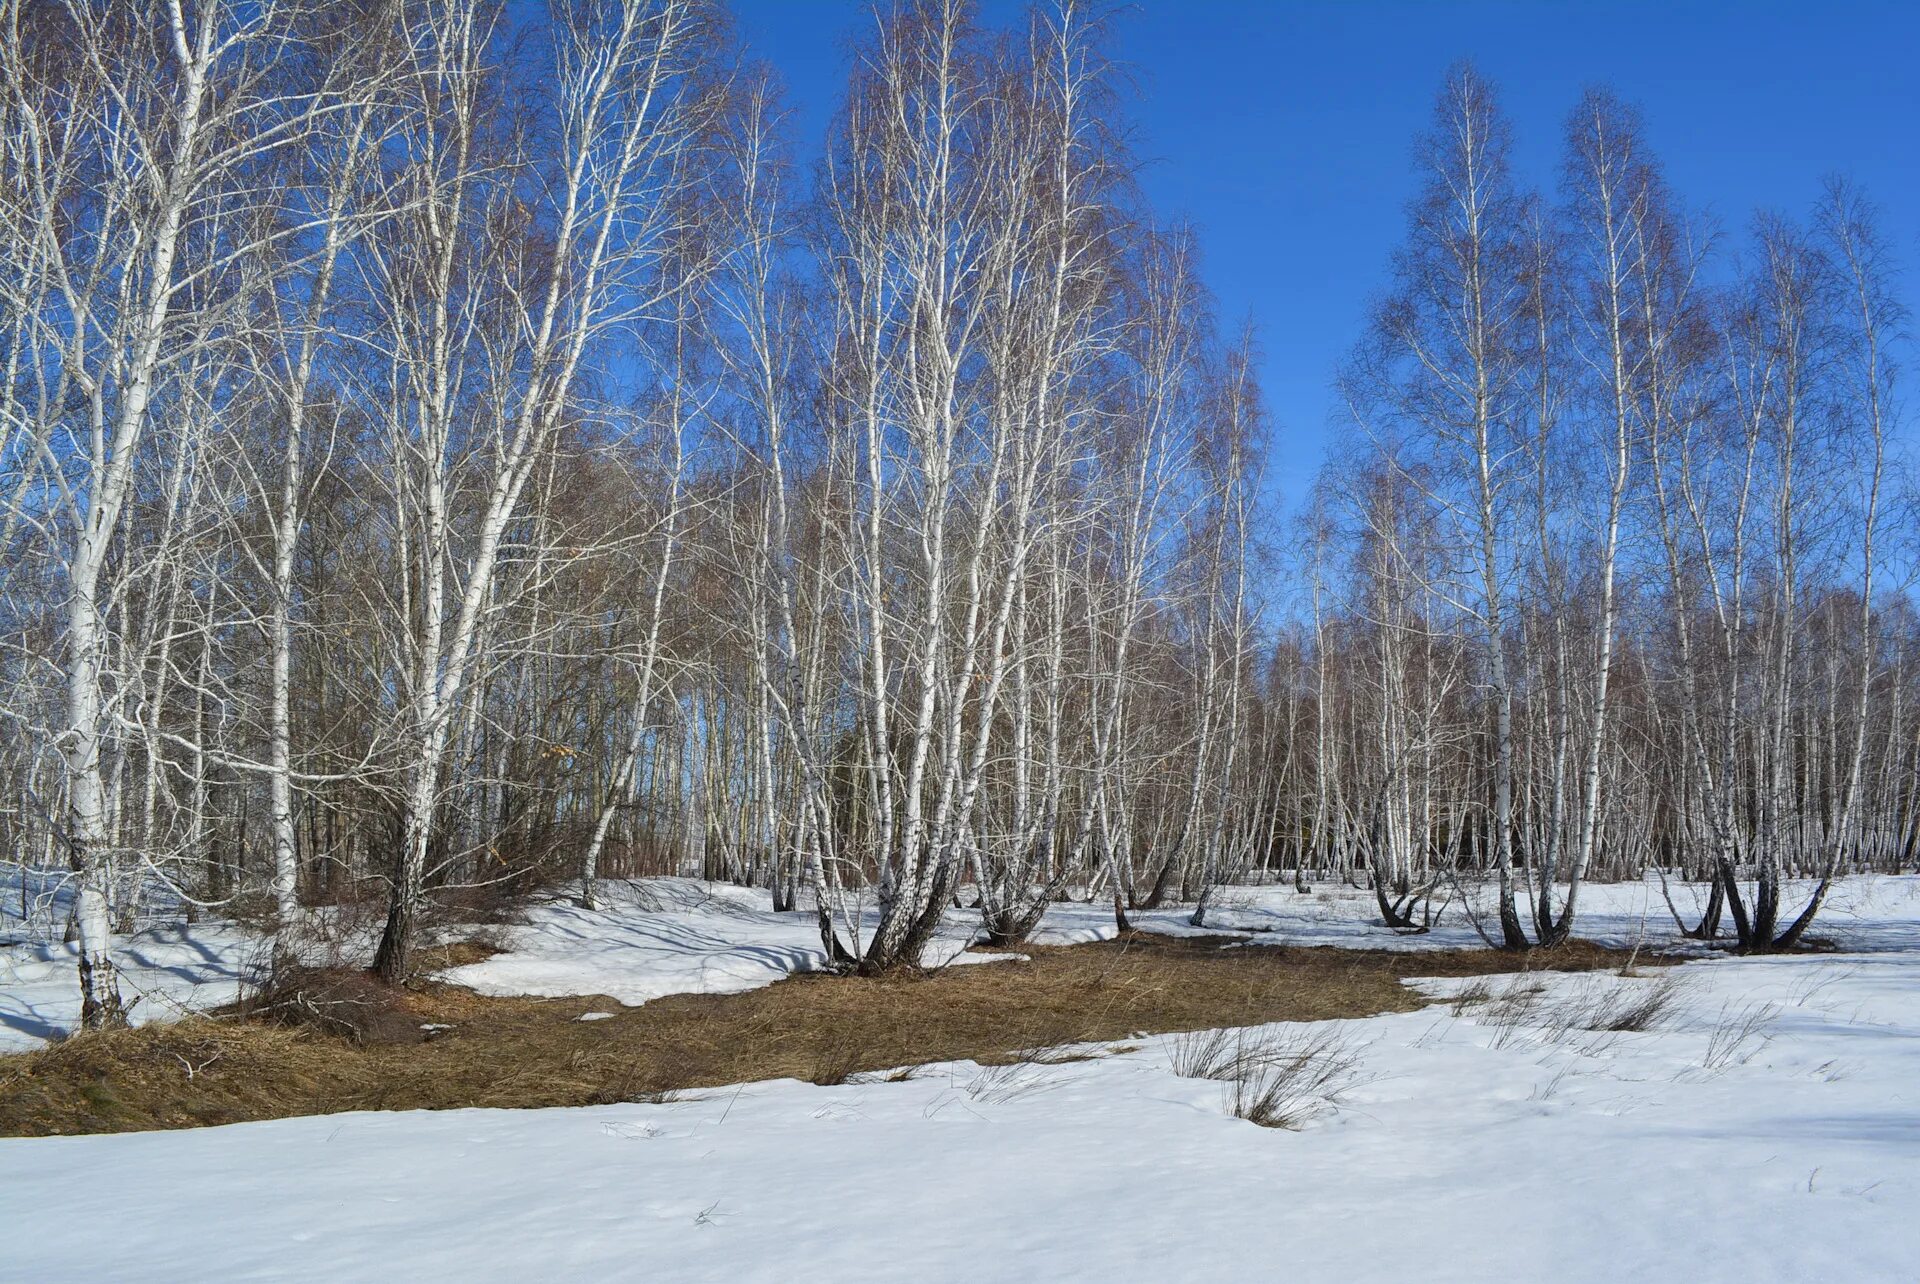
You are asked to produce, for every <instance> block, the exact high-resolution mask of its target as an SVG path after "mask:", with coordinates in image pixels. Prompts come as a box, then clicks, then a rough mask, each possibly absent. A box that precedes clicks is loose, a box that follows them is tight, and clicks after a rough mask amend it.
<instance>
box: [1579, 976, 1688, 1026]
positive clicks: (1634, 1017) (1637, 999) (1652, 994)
mask: <svg viewBox="0 0 1920 1284" xmlns="http://www.w3.org/2000/svg"><path fill="white" fill-rule="evenodd" d="M1608 993H1609V997H1608V999H1607V1001H1606V1002H1605V1004H1604V1006H1602V1007H1601V1008H1600V1009H1599V1010H1597V1011H1596V1012H1595V1013H1594V1014H1593V1016H1592V1018H1591V1019H1592V1020H1593V1021H1594V1024H1591V1025H1588V1026H1586V1027H1585V1028H1586V1029H1589V1030H1602V1031H1606V1032H1608V1033H1612V1034H1626V1033H1639V1032H1641V1031H1645V1030H1655V1029H1658V1028H1659V1027H1660V1026H1661V1025H1663V1024H1664V1023H1665V1022H1666V1020H1667V1018H1668V1017H1670V1016H1671V1015H1672V1014H1673V1009H1674V1006H1675V1005H1676V1004H1677V1003H1678V1002H1679V1001H1680V978H1679V976H1677V975H1675V974H1672V973H1669V974H1668V975H1666V976H1663V977H1661V978H1660V979H1659V980H1657V981H1654V982H1652V983H1651V984H1649V985H1645V986H1635V987H1634V988H1632V989H1622V988H1615V989H1613V990H1611V991H1609V992H1608Z"/></svg>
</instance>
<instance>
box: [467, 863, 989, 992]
mask: <svg viewBox="0 0 1920 1284" xmlns="http://www.w3.org/2000/svg"><path fill="white" fill-rule="evenodd" d="M598 899H599V900H600V902H601V904H600V906H599V908H597V909H593V910H586V909H582V908H581V907H580V905H579V903H578V901H577V899H575V898H573V897H566V898H559V899H554V900H551V901H547V902H544V903H541V904H537V905H534V906H531V907H529V908H528V910H527V911H526V913H525V915H524V917H525V920H526V921H525V922H524V923H521V924H517V925H515V926H512V927H509V928H507V929H505V932H504V934H503V935H504V941H503V943H504V944H505V946H506V948H505V949H504V950H503V951H502V952H501V953H499V954H495V955H493V956H492V957H490V958H486V959H483V960H481V961H480V962H478V963H469V964H466V965H465V966H462V967H456V968H451V969H448V970H447V971H445V972H442V973H441V974H440V976H441V979H442V980H445V981H450V982H452V983H453V984H455V985H464V986H466V987H468V988H469V989H472V990H475V991H477V992H479V993H481V994H487V995H493V996H502V995H533V996H536V997H541V998H559V997H564V996H568V995H577V994H598V995H605V996H606V997H607V998H610V999H616V1000H618V1001H619V1002H621V1003H624V1004H627V1005H629V1006H637V1005H639V1004H642V1003H647V1002H649V1001H651V1000H653V999H658V998H664V997H665V996H667V995H669V994H737V993H739V992H741V991H742V990H752V989H757V988H759V987H760V986H763V985H772V984H773V983H774V982H775V981H778V980H781V979H783V978H785V977H788V976H791V975H793V974H794V973H796V972H814V971H820V970H822V969H824V968H825V967H826V965H827V955H826V950H825V948H824V947H823V946H822V945H821V943H820V926H819V921H818V919H816V918H815V916H814V914H813V912H812V911H811V910H801V911H797V912H794V911H790V912H786V913H775V912H774V911H773V910H772V909H771V908H769V904H770V899H769V896H768V893H766V892H765V891H760V890H755V889H752V888H744V887H734V886H731V885H729V884H726V883H705V882H700V881H697V880H695V879H690V878H653V879H646V880H644V881H641V882H614V883H607V884H604V885H603V886H602V888H601V893H600V896H599V898H598ZM975 926H976V921H975V920H974V919H973V918H972V917H970V916H967V915H961V914H955V915H952V916H950V922H949V923H948V924H947V925H946V926H945V927H944V928H943V929H942V930H941V932H940V933H939V934H938V935H937V936H936V937H935V939H934V940H933V941H932V942H931V943H930V944H929V945H928V947H927V950H926V953H925V955H924V958H923V961H924V962H925V963H926V964H927V966H929V967H940V966H945V965H948V964H955V963H989V962H996V961H1000V960H1004V959H1011V958H1017V957H1019V956H1018V955H1014V954H987V953H978V952H972V953H970V952H966V950H967V946H968V944H969V943H970V942H971V940H972V938H973V932H974V928H975Z"/></svg>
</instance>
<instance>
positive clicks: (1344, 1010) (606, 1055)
mask: <svg viewBox="0 0 1920 1284" xmlns="http://www.w3.org/2000/svg"><path fill="white" fill-rule="evenodd" d="M1030 954H1031V961H1030V962H1024V963H990V964H983V965H979V966H974V967H960V968H948V969H945V970H942V971H939V972H935V973H932V974H931V975H927V976H898V977H879V978H872V977H834V976H796V977H792V978H790V979H788V980H786V981H782V982H780V983H779V984H777V985H772V986H768V987H766V988H764V989H760V990H752V991H749V992H747V993H745V994H735V995H676V996H673V997H669V998H664V999H657V1000H655V1001H653V1002H651V1003H648V1004H647V1005H646V1006H644V1007H638V1008H623V1007H620V1006H619V1005H618V1004H615V1003H612V1002H611V1001H609V1000H607V999H605V998H601V997H598V996H583V997H578V998H565V999H531V998H520V999H493V998H483V997H481V996H479V995H477V994H474V993H473V992H471V991H469V990H463V989H459V988H457V987H453V986H447V985H426V986H422V987H420V988H418V989H415V990H408V991H400V992H387V994H386V995H385V996H384V997H385V999H386V1002H385V1003H384V1006H383V1007H382V1017H381V1020H382V1022H383V1023H387V1024H384V1025H383V1027H382V1028H383V1029H385V1030H386V1031H387V1035H386V1037H383V1038H375V1039H368V1038H356V1037H355V1036H354V1035H353V1034H352V1033H351V1031H349V1032H347V1033H345V1034H342V1033H329V1032H327V1031H325V1030H323V1029H315V1028H313V1027H311V1026H304V1027H298V1028H288V1027H287V1026H286V1025H284V1024H274V1023H271V1022H267V1021H263V1020H260V1019H257V1018H256V1019H242V1018H238V1017H234V1018H228V1019H211V1018H195V1019H191V1020H187V1021H182V1022H180V1023H178V1024H175V1025H162V1026H147V1027H143V1028H141V1029H137V1030H126V1031H110V1032H103V1033H99V1034H83V1035H79V1036H76V1037H74V1038H72V1039H69V1040H67V1041H66V1042H64V1043H61V1044H58V1045H55V1046H53V1047H50V1048H46V1049H43V1050H41V1051H37V1052H31V1053H26V1054H22V1055H19V1056H12V1057H3V1058H0V1135H8V1136H39V1135H47V1134H61V1133H84V1132H120V1131H132V1130H139V1129H151V1128H188V1127H195V1126H199V1125H203V1124H217V1123H233V1122H238V1121H241V1120H248V1119H270V1118H280V1117H284V1116H288V1115H309V1114H326V1113H331V1112H334V1111H341V1110H406V1109H420V1108H425V1109H453V1108H458V1107H464V1106H499V1107H529V1106H583V1105H598V1104H605V1103H609V1102H617V1101H635V1100H641V1099H646V1098H657V1097H658V1096H659V1095H660V1094H662V1093H666V1092H672V1091H676V1090H681V1089H689V1088H703V1087H716V1086H719V1085H723V1084H729V1083H739V1082H744V1081H750V1080H755V1079H773V1078H795V1079H803V1080H809V1081H812V1082H815V1083H838V1082H844V1081H845V1080H846V1079H847V1077H849V1076H850V1075H854V1074H859V1073H866V1072H872V1071H881V1070H890V1069H894V1068H896V1067H901V1066H908V1065H912V1064H916V1063H925V1062H933V1061H950V1060H960V1059H973V1060H978V1061H982V1062H987V1063H999V1064H1007V1063H1011V1062H1015V1061H1019V1060H1022V1059H1030V1058H1031V1057H1032V1054H1033V1050H1035V1049H1039V1048H1048V1047H1054V1046H1057V1045H1060V1044H1065V1043H1078V1042H1096V1041H1108V1040H1118V1039H1126V1038H1129V1037H1132V1036H1134V1035H1136V1034H1139V1033H1145V1032H1151V1033H1162V1032H1171V1031H1183V1030H1200V1029H1210V1028H1213V1027H1217V1026H1238V1025H1256V1024H1262V1023H1265V1022H1269V1021H1318V1020H1328V1019H1333V1018H1342V1017H1361V1016H1370V1015H1373V1014H1375V1013H1380V1012H1397V1011H1408V1010H1411V1009H1414V1008H1417V1007H1420V1006H1423V1005H1424V1004H1425V1003H1426V1002H1427V1000H1426V999H1424V998H1423V997H1422V996H1420V995H1419V994H1417V993H1415V992H1414V991H1413V990H1411V989H1409V988H1407V987H1406V986H1404V985H1402V984H1401V979H1402V978H1403V977H1408V976H1477V975H1484V974H1488V973H1497V972H1510V971H1513V970H1514V969H1515V968H1516V967H1524V966H1532V967H1539V968H1548V969H1552V970H1555V971H1589V970H1593V969H1597V968H1611V967H1618V966H1619V965H1621V964H1622V963H1623V962H1625V960H1626V958H1627V955H1626V953H1625V952H1624V951H1608V950H1602V949H1599V948H1597V947H1594V946H1591V945H1586V944H1581V943H1572V944H1569V945H1566V946H1563V947H1560V948H1558V949H1555V950H1551V951H1543V952H1540V953H1538V954H1535V955H1532V956H1528V957H1527V958H1526V959H1524V960H1522V959H1517V958H1515V957H1514V956H1513V955H1510V954H1501V953H1497V952H1495V951H1491V950H1459V951H1435V952H1423V953H1398V952H1369V951H1360V950H1340V949H1329V948H1320V949H1302V948H1289V947H1281V946H1267V945H1260V946H1251V947H1245V948H1221V942H1220V941H1219V940H1173V939H1169V938H1165V937H1155V936H1145V935H1136V936H1133V937H1130V938H1128V939H1126V940H1122V941H1114V942H1107V943H1104V944H1100V945H1078V946H1067V947H1058V948H1034V949H1031V950H1030ZM608 1010H611V1011H613V1012H614V1015H613V1016H612V1017H610V1018H608V1019H606V1020H600V1021H580V1020H578V1019H577V1018H578V1017H579V1016H580V1015H581V1014H582V1013H584V1012H591V1011H608ZM394 1021H399V1022H401V1023H403V1024H406V1025H410V1026H412V1027H413V1028H415V1029H419V1028H421V1027H427V1026H432V1027H436V1028H435V1029H434V1030H432V1031H426V1030H421V1033H422V1034H423V1035H427V1034H430V1035H431V1037H427V1038H425V1039H424V1041H421V1042H410V1041H396V1040H395V1039H393V1037H392V1031H391V1022H394Z"/></svg>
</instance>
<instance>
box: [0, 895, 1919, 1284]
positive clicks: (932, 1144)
mask: <svg viewBox="0 0 1920 1284" xmlns="http://www.w3.org/2000/svg"><path fill="white" fill-rule="evenodd" d="M1903 899H1905V898H1903ZM1910 926H1911V925H1910V924H1909V927H1910ZM1665 975H1677V976H1678V977H1679V979H1680V980H1679V985H1678V988H1677V990H1676V991H1675V993H1674V996H1673V1002H1672V1006H1671V1009H1670V1010H1669V1011H1668V1012H1666V1013H1665V1014H1664V1015H1663V1016H1662V1017H1661V1018H1660V1019H1659V1021H1658V1022H1657V1023H1656V1028H1655V1029H1653V1030H1650V1031H1646V1032H1624V1033H1613V1034H1605V1033H1596V1032H1593V1031H1589V1030H1583V1029H1579V1028H1576V1027H1571V1026H1570V1025H1569V1021H1570V1020H1571V1019H1572V1016H1574V1015H1577V1014H1580V1013H1592V1012H1595V1011H1599V1010H1600V1009H1601V1007H1603V1006H1604V1000H1605V999H1606V997H1607V995H1608V993H1610V992H1612V991H1619V992H1622V993H1625V994H1630V995H1646V994H1649V993H1652V992H1653V991H1654V990H1656V989H1657V988H1659V987H1661V986H1663V985H1665V984H1667V982H1665V981H1664V980H1662V979H1660V978H1659V977H1657V976H1643V977H1640V978H1628V979H1622V978H1616V977H1612V976H1610V975H1604V974H1602V975H1590V976H1563V975H1554V974H1532V975H1529V976H1527V977H1523V978H1516V979H1512V980H1498V979H1496V980H1494V981H1493V982H1491V983H1490V984H1488V985H1486V986H1485V991H1486V992H1487V993H1489V994H1490V996H1491V997H1490V998H1489V999H1488V1000H1487V1001H1483V1002H1479V1003H1474V1004H1471V1005H1461V1006H1460V1007H1459V1010H1458V1012H1456V1010H1455V1008H1454V1007H1452V1006H1435V1007H1430V1008H1427V1009H1425V1010H1422V1011H1419V1012H1414V1013H1407V1014H1400V1015H1392V1016H1383V1017H1376V1018H1372V1019H1368V1020H1362V1021H1349V1022H1341V1023H1334V1024H1333V1025H1332V1026H1331V1027H1329V1026H1316V1027H1313V1029H1314V1030H1315V1031H1316V1032H1319V1031H1325V1030H1327V1029H1329V1028H1332V1029H1334V1030H1337V1033H1338V1037H1339V1038H1340V1040H1341V1041H1342V1042H1343V1044H1344V1045H1345V1046H1346V1047H1347V1048H1349V1049H1351V1050H1352V1052H1353V1054H1354V1056H1355V1058H1356V1059H1355V1063H1354V1065H1353V1067H1352V1070H1351V1073H1350V1075H1349V1076H1346V1077H1345V1078H1344V1080H1343V1082H1344V1084H1345V1087H1344V1091H1342V1092H1340V1093H1339V1094H1338V1095H1339V1100H1338V1103H1337V1104H1336V1105H1334V1106H1332V1108H1330V1109H1324V1110H1323V1111H1322V1112H1321V1113H1319V1114H1318V1115H1317V1116H1315V1117H1313V1118H1311V1119H1310V1120H1308V1121H1307V1122H1306V1123H1305V1125H1304V1126H1303V1127H1302V1128H1301V1129H1300V1130H1298V1131H1285V1130H1277V1129H1269V1128H1261V1127H1257V1126H1255V1125H1253V1124H1250V1123H1247V1122H1244V1121H1242V1120H1240V1119H1237V1118H1234V1117H1233V1116H1232V1115H1231V1114H1230V1113H1229V1111H1228V1109H1227V1093H1228V1090H1227V1089H1226V1088H1225V1087H1224V1086H1223V1085H1222V1084H1220V1083H1218V1082H1213V1081H1210V1080H1205V1079H1193V1078H1182V1077H1180V1076H1178V1075H1176V1074H1175V1073H1174V1072H1173V1068H1172V1067H1173V1064H1174V1062H1175V1060H1176V1058H1177V1053H1178V1049H1179V1041H1178V1040H1177V1038H1164V1037H1161V1038H1148V1039H1139V1040H1135V1041H1133V1042H1132V1043H1131V1044H1126V1045H1117V1047H1116V1048H1113V1049H1107V1051H1108V1052H1109V1053H1110V1054H1109V1055H1105V1056H1101V1057H1097V1058H1096V1059H1092V1060H1085V1061H1075V1062H1070V1063H1064V1064H1046V1063H1032V1064H1020V1065H1016V1066H1014V1067H1011V1068H1000V1069H983V1068H981V1067H978V1066H975V1065H973V1064H971V1063H959V1064H953V1065H943V1066H936V1067H930V1068H928V1069H925V1070H923V1071H921V1072H920V1073H918V1074H917V1075H916V1076H915V1077H913V1078H912V1079H910V1080H906V1081H902V1082H892V1081H886V1080H884V1079H883V1078H882V1077H880V1076H873V1077H872V1078H871V1079H870V1080H869V1081H867V1082H859V1083H848V1084H844V1085H841V1086H837V1087H815V1086H812V1085H807V1084H801V1083H796V1082H793V1081H788V1080H782V1081H777V1082H770V1083H755V1084H747V1085H743V1086H740V1087H738V1088H732V1089H723V1090H719V1091H714V1092H708V1093H703V1094H699V1095H698V1096H695V1097H692V1098H689V1099H683V1100H677V1101H672V1102H668V1103H663V1104H652V1105H639V1104H636V1105H625V1106H613V1107H600V1108H593V1109H579V1110H539V1111H484V1110H467V1111H452V1112H446V1113H437V1114H436V1113H427V1112H413V1113H395V1114H373V1113H367V1114H351V1115H336V1116H328V1117H321V1118H309V1119H290V1120H281V1121H276V1122H270V1123H258V1124H242V1125H236V1126H232V1127H225V1128H209V1129H200V1130H195V1131H189V1132H172V1133H146V1134H134V1135H120V1136H98V1137H78V1138H58V1139H47V1140H15V1141H7V1142H0V1208H4V1209H6V1210H7V1212H6V1220H7V1221H8V1222H9V1223H10V1224H11V1225H12V1226H13V1227H16V1228H20V1227H31V1228H32V1232H33V1233H32V1234H30V1235H23V1234H18V1233H15V1234H12V1235H9V1236H8V1237H7V1242H6V1244H5V1247H4V1249H0V1274H4V1275H6V1276H7V1277H8V1278H20V1279H55V1278H62V1279H65V1278H85V1279H90V1280H157V1279H374V1278H402V1279H404V1278H459V1279H474V1280H496V1279H497V1280H522V1279H554V1280H573V1279H641V1278H646V1279H662V1280H814V1279H820V1280H827V1279H832V1280H836V1281H857V1280H897V1279H903V1278H914V1279H919V1280H931V1281H944V1280H954V1281H962V1280H964V1281H969V1282H970V1284H978V1282H980V1281H996V1280H1033V1279H1104V1280H1136V1279H1156V1280H1166V1279H1180V1280H1259V1279H1296V1280H1405V1279H1420V1280H1484V1279H1497V1278H1526V1279H1543V1278H1552V1279H1555V1280H1572V1281H1578V1280H1609V1281H1611V1280H1625V1279H1675V1278H1687V1279H1690V1280H1703V1281H1706V1280H1728V1281H1734V1280H1737V1281H1741V1282H1742V1284H1758V1282H1763V1281H1775V1280H1778V1281H1810V1280H1836V1281H1839V1280H1844V1281H1868V1280H1908V1281H1910V1280H1913V1279H1914V1278H1915V1276H1916V1271H1917V1270H1920V1222H1917V1221H1916V1219H1915V1218H1914V1216H1913V1210H1914V1209H1915V1208H1916V1207H1920V953H1916V952H1913V951H1910V950H1886V951H1883V952H1878V953H1870V954H1855V955H1826V956H1797V957H1792V958H1778V959H1735V958H1715V959H1710V960H1703V961H1701V962H1696V963H1689V964H1686V965H1684V966H1682V967H1680V968H1678V969H1674V970H1673V971H1672V972H1670V973H1667V974H1665ZM1468 984H1470V983H1467V982H1460V981H1447V982H1431V983H1428V988H1430V989H1431V991H1432V992H1433V993H1434V994H1435V996H1436V997H1443V996H1446V995H1455V996H1458V995H1459V994H1460V992H1461V990H1462V989H1463V987H1465V986H1467V985H1468ZM1536 988H1538V992H1537V993H1536V992H1535V991H1536ZM1616 1010H1617V1009H1616ZM1299 1029H1300V1027H1291V1028H1290V1027H1268V1028H1267V1030H1266V1031H1265V1032H1264V1033H1266V1034H1272V1035H1276V1036H1278V1037H1281V1038H1287V1037H1289V1035H1290V1032H1291V1031H1298V1030H1299ZM1249 1037H1254V1038H1258V1037H1261V1036H1260V1035H1259V1034H1256V1035H1253V1036H1249ZM103 1209H105V1210H111V1211H110V1215H108V1216H106V1217H105V1218H104V1220H103V1219H102V1217H101V1216H100V1211H101V1210H103Z"/></svg>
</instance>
